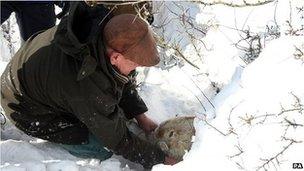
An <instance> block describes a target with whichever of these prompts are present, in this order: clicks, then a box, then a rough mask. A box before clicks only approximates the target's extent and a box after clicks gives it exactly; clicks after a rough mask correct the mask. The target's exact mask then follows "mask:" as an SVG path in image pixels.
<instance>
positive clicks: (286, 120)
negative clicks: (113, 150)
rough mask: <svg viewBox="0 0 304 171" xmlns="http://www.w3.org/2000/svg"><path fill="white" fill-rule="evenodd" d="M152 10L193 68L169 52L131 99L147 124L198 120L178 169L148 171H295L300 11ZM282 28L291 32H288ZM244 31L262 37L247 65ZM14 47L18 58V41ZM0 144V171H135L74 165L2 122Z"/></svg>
mask: <svg viewBox="0 0 304 171" xmlns="http://www.w3.org/2000/svg"><path fill="white" fill-rule="evenodd" d="M229 2H230V1H229ZM233 2H235V3H238V2H240V3H242V2H243V1H233ZM250 2H251V1H250ZM164 4H165V6H164ZM156 5H159V8H157V9H159V11H160V13H158V14H157V15H156V18H155V20H156V21H155V25H156V26H158V25H161V24H162V23H167V24H166V25H164V28H162V29H159V28H158V27H156V28H155V30H156V32H157V33H158V34H160V35H163V36H164V37H165V39H166V40H168V42H169V43H172V42H173V43H179V46H180V49H181V51H182V52H183V53H184V55H185V57H187V59H189V60H190V61H192V62H194V64H195V65H196V66H198V67H199V69H196V68H194V67H193V66H191V65H189V64H188V63H187V62H185V61H183V60H181V59H178V60H177V62H176V61H174V60H172V59H176V58H177V57H176V54H175V53H174V51H173V50H172V49H167V50H164V51H162V55H163V57H166V58H164V59H163V61H164V63H163V64H161V65H159V66H158V67H152V68H150V69H147V68H140V69H139V71H140V74H139V76H138V81H139V82H142V83H141V86H140V87H139V93H140V95H141V97H142V98H143V99H144V101H145V102H146V104H147V106H148V107H149V111H148V113H147V114H148V115H149V116H150V117H151V119H152V120H154V121H155V122H157V123H161V122H162V121H164V120H167V119H170V118H172V117H175V116H183V115H197V118H196V119H195V122H194V125H195V128H196V134H195V137H193V142H194V143H193V145H192V148H191V150H190V151H189V152H187V153H186V155H185V156H184V160H183V161H182V162H180V163H178V164H176V165H174V166H168V165H163V164H159V165H156V166H154V167H153V169H152V170H157V171H159V170H266V169H267V170H292V163H302V164H304V145H303V142H304V126H303V125H304V113H303V111H304V106H303V105H304V88H303V87H304V80H303V79H302V78H303V75H304V67H303V65H304V55H303V52H304V33H303V30H301V29H300V28H301V27H303V18H302V19H301V16H303V15H304V12H302V13H301V12H298V11H297V9H298V8H300V7H303V6H304V2H303V1H301V0H294V1H286V0H279V1H275V2H273V3H269V4H266V5H262V6H255V7H245V8H232V7H227V6H224V5H215V6H203V5H198V4H194V3H190V2H178V1H176V2H171V1H167V2H158V3H156ZM168 8H169V9H168ZM170 11H173V12H175V13H177V14H178V13H183V16H184V17H185V18H186V19H187V17H189V16H190V18H192V19H193V20H195V24H196V26H197V27H199V28H203V30H204V31H206V34H204V35H202V34H199V33H198V32H197V31H195V30H191V29H190V32H191V33H193V34H195V35H197V36H196V38H197V39H195V40H191V39H189V37H188V34H187V32H186V31H185V29H184V28H183V26H184V25H183V22H180V20H179V18H178V16H176V15H175V14H172V13H170ZM167 21H170V22H167ZM286 21H290V25H291V26H292V28H293V29H294V30H297V29H299V30H298V31H297V32H292V30H291V27H290V25H289V24H288V22H286ZM15 25H16V24H15ZM15 25H13V28H14V27H16V26H15ZM249 28H250V29H249ZM246 29H248V30H249V31H250V32H249V33H250V35H251V36H256V35H258V36H259V37H260V38H261V39H260V40H261V52H260V53H256V54H254V55H257V56H256V57H257V58H256V57H255V58H256V59H254V60H247V57H248V56H246V55H248V53H247V52H245V51H243V50H242V49H241V48H240V47H245V48H248V47H249V44H248V41H249V40H250V39H246V40H242V39H243V38H244V36H245V37H246V35H245V32H243V31H244V30H246ZM241 30H243V31H241ZM294 30H293V31H294ZM188 31H189V30H188ZM17 32H18V31H17ZM12 34H13V35H14V36H15V34H16V30H15V31H14V33H12ZM1 36H3V34H2V33H1ZM14 39H16V38H14ZM240 40H242V41H240ZM19 43H20V42H19ZM236 44H237V45H239V46H236ZM13 46H14V47H15V49H18V41H17V42H15V43H13ZM7 47H8V42H6V40H5V39H4V38H1V57H0V61H1V62H0V71H1V72H2V71H3V70H4V68H5V65H6V64H7V62H8V59H9V58H10V57H11V55H12V54H11V51H10V50H9V48H7ZM253 47H254V48H256V47H257V42H253ZM301 52H302V54H301ZM175 62H176V63H175ZM219 90H220V91H219ZM218 91H219V92H218ZM203 93H204V94H203ZM1 139H2V140H1V141H0V145H1V166H0V168H1V170H7V171H15V170H34V171H36V170H37V171H38V170H39V171H40V170H46V171H54V170H66V171H70V170H72V171H78V170H80V171H91V170H92V171H93V170H111V171H112V170H117V171H119V170H143V168H142V167H141V166H139V165H138V164H135V163H132V162H130V161H128V160H126V159H123V158H122V157H121V156H113V157H112V158H110V159H108V160H106V161H102V162H100V161H98V160H97V159H81V158H77V157H74V156H72V155H70V154H69V153H68V152H67V151H65V150H64V149H62V148H60V147H58V146H56V145H55V144H52V143H49V142H46V141H43V140H40V139H35V138H32V137H29V136H27V135H25V134H23V133H22V132H20V131H18V130H17V129H16V128H15V127H14V126H12V124H11V123H10V122H9V121H7V123H6V124H5V125H4V126H1Z"/></svg>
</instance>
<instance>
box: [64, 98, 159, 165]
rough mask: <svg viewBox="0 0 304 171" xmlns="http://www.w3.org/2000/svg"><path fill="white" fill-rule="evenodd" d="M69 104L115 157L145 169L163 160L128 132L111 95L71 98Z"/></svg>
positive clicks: (154, 148)
mask: <svg viewBox="0 0 304 171" xmlns="http://www.w3.org/2000/svg"><path fill="white" fill-rule="evenodd" d="M99 97H100V98H99ZM69 104H70V107H71V109H72V111H73V113H74V114H75V115H76V116H77V117H78V119H79V120H80V121H82V122H83V123H84V124H85V125H86V126H87V127H88V129H89V130H90V131H91V132H92V133H93V134H94V135H95V136H96V137H98V138H99V139H100V140H101V141H102V142H104V144H105V146H106V147H107V148H109V149H110V150H111V151H113V152H114V153H115V154H118V155H122V156H124V157H125V158H127V159H129V160H131V161H134V162H138V163H140V164H142V165H143V166H144V167H145V168H151V167H152V166H153V165H155V164H158V163H162V162H163V161H164V158H165V154H164V153H163V152H162V151H161V150H160V148H159V147H157V146H156V145H153V144H151V143H150V142H148V141H144V140H141V139H139V138H138V137H136V136H134V135H133V134H132V133H130V132H129V130H128V128H127V127H126V118H125V117H124V113H123V111H122V109H121V108H120V107H119V106H118V104H115V100H114V99H113V98H112V97H111V95H107V94H99V96H96V95H92V96H91V97H90V96H88V97H87V98H86V99H82V98H78V99H77V98H71V99H70V100H69Z"/></svg>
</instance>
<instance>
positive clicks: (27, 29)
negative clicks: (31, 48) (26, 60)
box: [1, 1, 56, 41]
mask: <svg viewBox="0 0 304 171" xmlns="http://www.w3.org/2000/svg"><path fill="white" fill-rule="evenodd" d="M54 9H55V7H54V3H53V2H39V1H32V2H25V1H23V2H22V1H21V2H20V1H19V2H18V1H2V2H1V24H2V23H3V22H4V21H6V20H7V19H8V18H9V16H10V15H11V13H12V12H15V13H16V19H17V23H18V26H19V29H20V35H21V38H22V39H23V40H24V41H26V40H27V39H28V38H29V37H31V36H32V35H33V34H34V33H36V32H38V31H41V30H46V29H48V28H51V27H53V26H54V25H55V23H56V15H55V10H54Z"/></svg>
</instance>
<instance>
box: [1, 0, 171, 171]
mask: <svg viewBox="0 0 304 171" xmlns="http://www.w3.org/2000/svg"><path fill="white" fill-rule="evenodd" d="M105 16H109V15H108V13H105V10H104V9H103V7H102V6H96V7H88V6H87V5H86V4H85V3H83V2H77V3H75V4H72V6H71V11H70V14H69V15H68V16H67V17H64V18H63V19H62V21H61V23H60V24H59V25H58V26H55V27H53V28H51V29H49V30H47V31H45V32H42V33H40V34H36V35H34V36H32V37H31V38H30V39H29V40H28V41H26V42H25V44H24V45H23V46H22V47H21V49H20V50H19V51H18V52H17V53H16V55H15V56H14V57H13V59H12V60H11V61H10V63H9V64H8V66H7V68H6V70H5V71H4V73H3V75H2V76H1V86H2V87H1V88H2V89H1V98H2V99H1V105H2V107H3V108H4V110H5V114H6V116H7V117H8V118H9V119H10V120H11V121H12V122H13V124H15V125H16V127H17V128H19V129H21V130H22V131H24V132H25V133H26V134H28V135H31V136H34V137H38V138H41V139H45V140H48V141H51V142H54V143H58V144H61V146H62V147H64V148H65V149H67V150H68V151H69V152H70V153H71V154H74V155H76V156H80V157H95V158H99V159H101V160H104V159H107V158H109V157H110V156H111V155H112V152H114V153H115V154H118V155H122V156H124V157H125V158H127V159H129V160H131V161H134V162H137V163H140V164H142V165H143V166H144V167H145V168H151V167H152V166H153V165H154V164H157V163H165V164H174V163H175V162H176V161H175V159H173V158H170V157H168V156H165V154H164V153H163V152H162V151H161V150H160V149H159V147H157V146H156V145H155V144H151V143H150V142H147V141H145V140H141V139H139V138H138V137H136V136H135V135H133V134H132V133H131V132H130V131H129V130H128V129H127V127H126V121H127V119H132V118H135V119H136V120H137V121H138V124H139V126H140V127H141V128H143V129H144V130H145V131H146V132H151V131H152V130H153V129H155V127H156V126H157V125H156V124H155V123H154V122H153V121H152V120H150V119H149V118H148V117H147V116H146V115H145V114H144V113H145V112H146V111H147V107H146V105H145V104H144V102H143V101H142V99H141V98H140V97H139V96H138V93H137V91H136V89H135V85H134V81H133V79H132V78H131V75H132V72H133V70H134V69H135V68H136V67H137V66H153V65H156V64H157V63H158V62H159V58H158V53H157V50H156V44H155V40H154V38H153V36H152V31H151V30H150V29H149V27H148V25H147V23H146V22H144V21H143V20H142V19H140V18H138V17H136V16H135V15H131V14H123V15H118V16H115V17H113V18H111V19H110V18H107V17H105ZM109 17H110V16H109ZM104 147H106V148H104Z"/></svg>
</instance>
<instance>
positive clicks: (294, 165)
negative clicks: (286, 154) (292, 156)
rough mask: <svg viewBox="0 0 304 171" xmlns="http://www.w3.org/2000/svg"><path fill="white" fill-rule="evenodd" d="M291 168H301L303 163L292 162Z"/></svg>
mask: <svg viewBox="0 0 304 171" xmlns="http://www.w3.org/2000/svg"><path fill="white" fill-rule="evenodd" d="M292 168H293V169H303V164H302V163H292Z"/></svg>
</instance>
